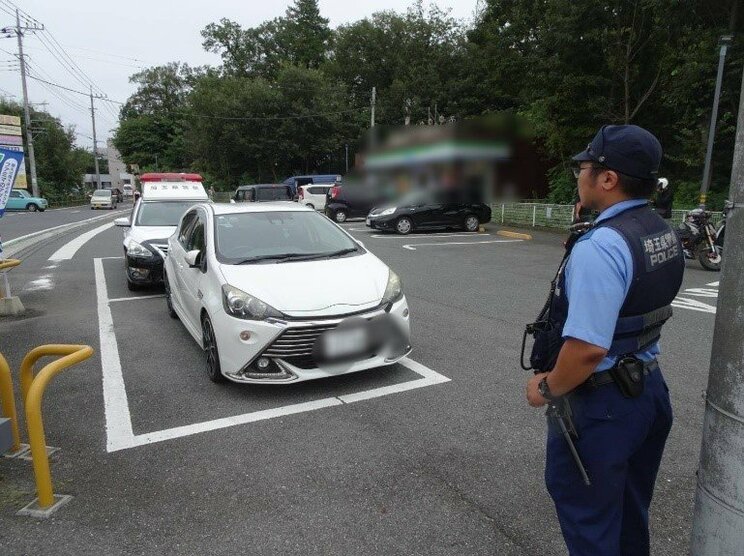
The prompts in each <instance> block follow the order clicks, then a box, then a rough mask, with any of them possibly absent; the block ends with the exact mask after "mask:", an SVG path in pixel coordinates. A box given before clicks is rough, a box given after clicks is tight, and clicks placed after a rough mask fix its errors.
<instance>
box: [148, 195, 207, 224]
mask: <svg viewBox="0 0 744 556" xmlns="http://www.w3.org/2000/svg"><path fill="white" fill-rule="evenodd" d="M194 204H195V202H194V201H158V202H149V203H148V202H146V203H144V204H143V205H142V207H141V208H140V210H139V212H138V213H137V222H136V224H137V225H138V226H178V222H179V220H181V216H183V213H184V212H186V211H187V210H188V208H189V207H190V206H193V205H194Z"/></svg>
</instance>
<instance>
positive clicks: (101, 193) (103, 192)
mask: <svg viewBox="0 0 744 556" xmlns="http://www.w3.org/2000/svg"><path fill="white" fill-rule="evenodd" d="M93 196H94V197H111V191H109V190H108V189H98V190H97V191H96V192H95V193H93Z"/></svg>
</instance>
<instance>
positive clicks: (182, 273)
mask: <svg viewBox="0 0 744 556" xmlns="http://www.w3.org/2000/svg"><path fill="white" fill-rule="evenodd" d="M246 238H249V240H247V239H246ZM164 271H165V275H164V282H165V292H166V306H167V309H168V312H169V314H170V315H171V316H172V317H173V318H180V319H181V322H182V323H183V325H184V326H185V328H186V329H187V330H188V331H189V333H190V334H191V335H192V336H193V337H194V339H195V340H196V341H197V343H198V344H199V345H200V346H201V347H202V349H203V350H204V353H205V358H206V370H207V373H208V376H209V378H210V379H211V380H212V381H215V382H218V381H221V380H224V379H225V378H226V379H229V380H232V381H234V382H242V383H253V384H282V383H294V382H301V381H304V380H311V379H316V378H321V377H328V376H337V375H340V374H345V373H353V372H357V371H362V370H367V369H372V368H375V367H381V366H384V365H391V364H393V363H395V362H396V361H399V360H400V359H401V358H402V357H404V356H405V355H406V354H407V353H409V352H410V349H411V348H410V345H409V338H410V326H409V313H408V303H407V301H406V298H405V295H403V290H402V286H401V282H400V280H399V278H398V277H397V276H396V274H395V273H394V272H393V271H391V270H390V269H389V268H388V267H387V265H385V263H383V262H382V261H381V260H380V259H378V258H377V257H375V256H374V255H373V254H371V253H370V252H368V251H367V250H366V249H365V248H364V247H363V246H362V245H361V244H360V243H358V242H357V241H356V240H354V238H352V237H351V236H350V235H349V234H347V233H346V232H345V231H344V230H342V229H341V228H340V227H339V226H337V225H336V224H334V223H333V222H330V221H329V220H328V219H327V218H325V217H323V216H322V215H320V214H318V213H317V212H316V211H314V210H311V209H309V208H306V207H303V206H300V205H298V204H296V203H282V204H278V203H274V204H270V203H251V204H249V203H246V204H199V205H196V206H194V207H192V208H191V209H189V211H188V212H187V213H186V214H185V215H184V216H183V218H181V222H180V223H179V226H178V229H177V231H176V233H174V234H173V235H172V236H171V237H170V238H169V239H168V257H167V258H166V259H165V267H164ZM298 276H302V277H303V282H305V283H307V284H312V295H307V292H306V290H305V289H304V288H297V287H296V286H297V277H298ZM343 284H347V285H348V284H353V285H354V287H353V288H352V287H343Z"/></svg>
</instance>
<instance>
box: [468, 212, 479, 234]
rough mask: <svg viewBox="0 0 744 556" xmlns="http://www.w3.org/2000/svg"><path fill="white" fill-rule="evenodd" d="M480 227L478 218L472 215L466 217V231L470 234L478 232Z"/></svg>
mask: <svg viewBox="0 0 744 556" xmlns="http://www.w3.org/2000/svg"><path fill="white" fill-rule="evenodd" d="M478 226H480V222H479V221H478V217H477V216H475V215H472V214H469V215H467V216H466V217H465V230H466V231H468V232H477V231H478Z"/></svg>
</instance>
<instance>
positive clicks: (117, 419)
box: [93, 259, 134, 452]
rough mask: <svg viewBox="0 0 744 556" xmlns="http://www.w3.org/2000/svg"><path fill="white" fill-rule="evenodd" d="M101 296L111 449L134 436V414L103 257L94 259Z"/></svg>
mask: <svg viewBox="0 0 744 556" xmlns="http://www.w3.org/2000/svg"><path fill="white" fill-rule="evenodd" d="M93 268H94V270H95V275H96V297H97V299H98V330H99V333H100V334H99V339H100V343H101V369H102V370H103V406H104V412H105V415H106V449H107V450H108V451H109V452H113V451H115V450H121V449H124V448H126V447H128V446H129V445H130V444H131V442H132V439H133V438H134V431H133V429H132V416H131V415H130V413H129V402H128V401H127V391H126V389H125V387H124V376H123V375H122V372H121V360H120V359H119V346H118V344H117V343H116V333H115V332H114V319H113V317H112V316H111V307H109V303H108V290H107V289H106V276H105V275H104V273H103V261H102V260H101V259H93Z"/></svg>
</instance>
